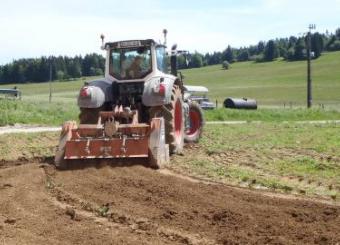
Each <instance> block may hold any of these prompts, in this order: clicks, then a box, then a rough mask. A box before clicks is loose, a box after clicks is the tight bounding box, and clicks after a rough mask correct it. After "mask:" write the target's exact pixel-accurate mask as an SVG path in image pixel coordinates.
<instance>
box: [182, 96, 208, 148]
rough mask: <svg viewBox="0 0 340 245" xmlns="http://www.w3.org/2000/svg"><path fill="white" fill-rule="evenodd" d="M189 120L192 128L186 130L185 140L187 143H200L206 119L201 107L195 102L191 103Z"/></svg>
mask: <svg viewBox="0 0 340 245" xmlns="http://www.w3.org/2000/svg"><path fill="white" fill-rule="evenodd" d="M188 120H189V125H190V127H189V128H187V129H186V132H185V138H184V140H185V142H187V143H192V142H198V140H199V139H200V138H201V135H202V132H203V125H204V117H203V112H202V109H201V107H200V106H199V104H198V103H196V102H195V101H193V102H190V103H189V115H188Z"/></svg>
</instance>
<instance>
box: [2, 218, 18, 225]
mask: <svg viewBox="0 0 340 245" xmlns="http://www.w3.org/2000/svg"><path fill="white" fill-rule="evenodd" d="M4 222H5V223H6V224H9V225H14V224H15V222H16V219H13V218H7V219H5V221H4Z"/></svg>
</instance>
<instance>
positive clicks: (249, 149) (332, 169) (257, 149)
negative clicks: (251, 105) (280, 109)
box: [171, 122, 340, 198]
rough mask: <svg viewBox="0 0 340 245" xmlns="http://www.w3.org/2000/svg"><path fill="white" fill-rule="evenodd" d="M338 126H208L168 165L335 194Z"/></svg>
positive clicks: (233, 180) (339, 178) (339, 180)
mask: <svg viewBox="0 0 340 245" xmlns="http://www.w3.org/2000/svg"><path fill="white" fill-rule="evenodd" d="M339 131H340V125H337V124H322V125H309V124H308V125H305V124H304V125H302V124H298V123H294V122H290V123H280V124H277V123H268V122H267V123H261V124H256V123H254V124H243V125H223V126H221V125H220V126H216V125H207V126H206V129H205V133H204V137H203V138H202V139H201V141H200V143H199V145H197V146H194V148H193V149H190V148H189V149H187V150H186V152H185V153H184V156H183V157H178V159H177V158H175V159H173V161H172V163H171V167H172V168H175V169H176V168H179V169H181V171H186V172H189V173H191V174H193V175H198V176H201V177H206V178H209V179H213V180H217V181H222V182H225V183H228V184H233V185H241V186H247V187H251V188H253V187H254V188H269V189H274V190H277V191H282V192H291V193H303V194H308V195H321V196H325V197H332V198H335V197H336V196H338V195H339V192H340V135H339Z"/></svg>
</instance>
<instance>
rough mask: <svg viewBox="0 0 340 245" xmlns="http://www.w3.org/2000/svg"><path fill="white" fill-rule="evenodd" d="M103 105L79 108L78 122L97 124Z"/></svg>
mask: <svg viewBox="0 0 340 245" xmlns="http://www.w3.org/2000/svg"><path fill="white" fill-rule="evenodd" d="M104 109H105V108H104V106H101V107H98V108H80V114H79V122H80V124H97V122H98V117H99V112H100V111H104Z"/></svg>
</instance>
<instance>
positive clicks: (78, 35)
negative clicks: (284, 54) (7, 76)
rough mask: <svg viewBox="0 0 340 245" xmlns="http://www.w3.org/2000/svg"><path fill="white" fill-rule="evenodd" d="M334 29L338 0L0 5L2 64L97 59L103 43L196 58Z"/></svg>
mask: <svg viewBox="0 0 340 245" xmlns="http://www.w3.org/2000/svg"><path fill="white" fill-rule="evenodd" d="M309 23H314V24H316V26H317V29H316V31H319V32H325V31H326V30H329V31H330V32H334V30H335V29H336V28H338V27H340V0H323V1H320V0H300V1H299V0H248V1H246V0H238V1H236V0H235V1H232V0H205V1H201V0H187V1H184V0H172V1H161V0H144V1H141V0H139V1H133V0H120V1H118V0H97V1H94V0H55V1H53V0H30V1H23V0H0V33H1V35H0V64H4V63H7V62H10V61H12V60H13V59H18V58H24V57H26V58H27V57H39V56H41V55H46V56H48V55H69V56H73V55H77V54H81V55H84V54H86V53H92V52H97V53H100V52H101V51H100V49H99V46H100V38H99V36H100V34H101V33H103V34H105V36H106V40H107V41H115V40H125V39H139V38H141V39H142V38H153V39H155V40H162V30H163V29H164V28H166V29H168V33H169V34H168V42H169V44H172V43H177V44H178V47H179V48H180V49H186V50H190V51H195V50H197V51H199V52H212V51H219V50H223V49H225V48H226V46H227V45H228V44H230V45H231V46H234V47H239V46H247V45H250V44H256V43H257V42H258V41H260V40H269V39H271V38H276V37H287V36H289V35H302V33H303V32H305V31H306V30H307V27H308V24H309Z"/></svg>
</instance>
